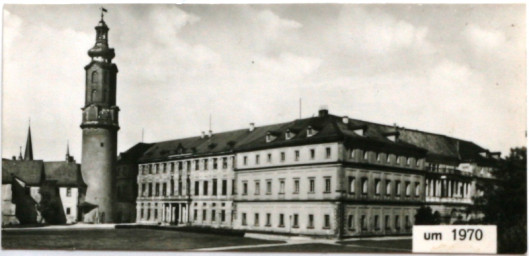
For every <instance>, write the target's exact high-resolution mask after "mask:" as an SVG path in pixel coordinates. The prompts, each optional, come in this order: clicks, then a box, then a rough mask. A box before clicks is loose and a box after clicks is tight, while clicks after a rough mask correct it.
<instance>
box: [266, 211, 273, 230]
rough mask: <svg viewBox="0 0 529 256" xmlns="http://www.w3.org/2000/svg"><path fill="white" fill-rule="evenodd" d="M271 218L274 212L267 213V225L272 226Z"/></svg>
mask: <svg viewBox="0 0 529 256" xmlns="http://www.w3.org/2000/svg"><path fill="white" fill-rule="evenodd" d="M271 219H272V214H270V213H267V214H266V226H267V227H270V226H272V220H271Z"/></svg>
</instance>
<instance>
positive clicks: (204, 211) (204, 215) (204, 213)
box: [202, 209, 208, 221]
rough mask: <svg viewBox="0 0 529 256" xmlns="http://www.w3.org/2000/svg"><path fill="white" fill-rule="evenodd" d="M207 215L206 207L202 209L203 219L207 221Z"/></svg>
mask: <svg viewBox="0 0 529 256" xmlns="http://www.w3.org/2000/svg"><path fill="white" fill-rule="evenodd" d="M207 215H208V212H207V211H206V209H203V210H202V221H206V217H207Z"/></svg>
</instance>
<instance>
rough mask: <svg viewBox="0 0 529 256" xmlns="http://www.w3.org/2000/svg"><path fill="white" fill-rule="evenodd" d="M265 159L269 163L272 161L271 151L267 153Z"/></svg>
mask: <svg viewBox="0 0 529 256" xmlns="http://www.w3.org/2000/svg"><path fill="white" fill-rule="evenodd" d="M266 161H267V162H269V163H271V162H272V154H271V153H268V155H267V156H266Z"/></svg>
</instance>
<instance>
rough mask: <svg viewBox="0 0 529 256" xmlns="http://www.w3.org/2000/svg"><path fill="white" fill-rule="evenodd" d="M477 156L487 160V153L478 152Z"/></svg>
mask: <svg viewBox="0 0 529 256" xmlns="http://www.w3.org/2000/svg"><path fill="white" fill-rule="evenodd" d="M479 155H480V156H481V157H484V158H487V155H488V154H487V151H481V152H479Z"/></svg>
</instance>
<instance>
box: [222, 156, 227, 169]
mask: <svg viewBox="0 0 529 256" xmlns="http://www.w3.org/2000/svg"><path fill="white" fill-rule="evenodd" d="M227 168H228V158H227V157H223V158H222V169H227Z"/></svg>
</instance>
